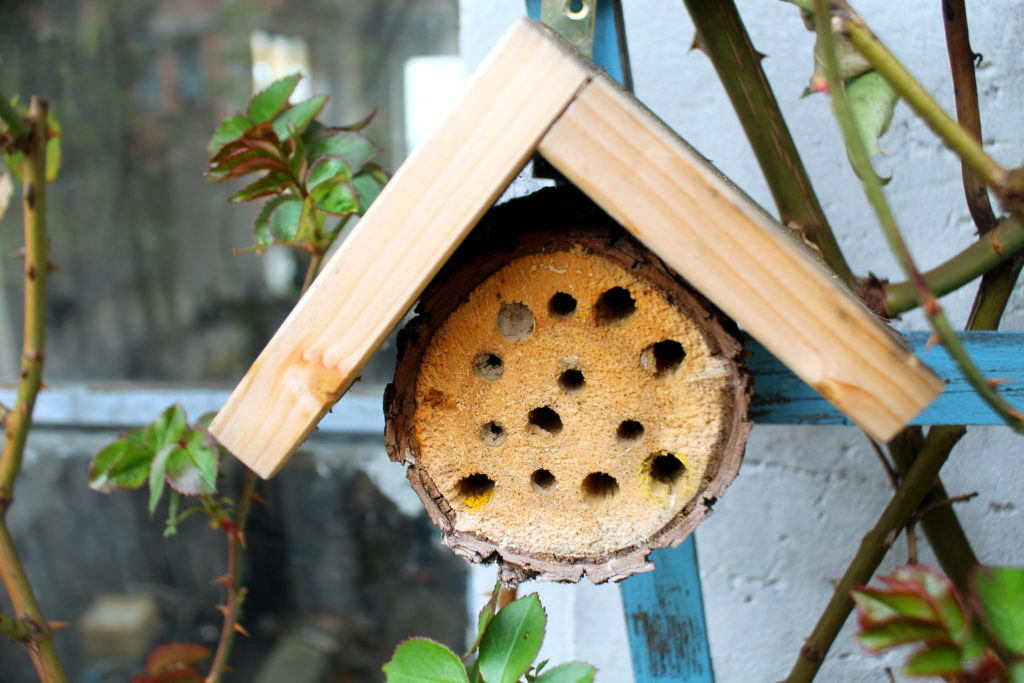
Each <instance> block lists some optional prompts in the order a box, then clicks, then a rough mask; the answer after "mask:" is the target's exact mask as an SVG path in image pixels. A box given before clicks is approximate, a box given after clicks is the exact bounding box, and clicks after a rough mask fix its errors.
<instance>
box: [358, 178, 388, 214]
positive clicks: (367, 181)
mask: <svg viewBox="0 0 1024 683" xmlns="http://www.w3.org/2000/svg"><path fill="white" fill-rule="evenodd" d="M382 187H383V185H382V184H381V183H380V182H379V181H378V180H377V178H375V177H374V176H373V175H372V174H369V173H360V174H359V175H357V176H356V177H355V178H353V179H352V189H354V190H355V191H356V196H357V197H358V198H359V212H358V213H359V215H360V216H362V215H363V214H365V213H366V210H367V209H369V208H370V205H371V204H373V202H374V201H375V200H376V199H377V197H378V196H379V195H380V191H381V188H382Z"/></svg>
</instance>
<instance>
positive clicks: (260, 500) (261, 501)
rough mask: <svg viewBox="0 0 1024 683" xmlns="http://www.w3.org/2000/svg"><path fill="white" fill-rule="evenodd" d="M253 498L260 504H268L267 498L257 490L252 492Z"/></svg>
mask: <svg viewBox="0 0 1024 683" xmlns="http://www.w3.org/2000/svg"><path fill="white" fill-rule="evenodd" d="M252 499H253V500H254V501H256V502H257V503H259V504H260V505H263V506H264V507H266V506H267V499H266V498H264V497H263V496H261V495H260V494H258V493H256V492H255V491H254V492H253V494H252Z"/></svg>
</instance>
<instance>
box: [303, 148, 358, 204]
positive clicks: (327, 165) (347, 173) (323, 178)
mask: <svg viewBox="0 0 1024 683" xmlns="http://www.w3.org/2000/svg"><path fill="white" fill-rule="evenodd" d="M335 178H341V180H350V179H351V178H352V169H350V168H349V166H348V164H346V163H345V162H344V161H343V160H341V159H336V158H334V157H322V158H320V159H318V160H317V161H316V163H314V164H313V166H312V167H311V168H310V169H309V175H308V176H307V177H306V190H307V191H308V192H309V193H310V194H313V195H315V193H314V190H315V189H316V187H317V186H318V185H321V184H322V183H325V182H327V181H328V180H334V179H335Z"/></svg>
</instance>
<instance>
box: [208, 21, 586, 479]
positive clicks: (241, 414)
mask: <svg viewBox="0 0 1024 683" xmlns="http://www.w3.org/2000/svg"><path fill="white" fill-rule="evenodd" d="M590 77H591V73H590V72H589V70H588V69H587V68H585V67H584V66H583V65H582V64H581V63H580V62H578V61H576V60H575V59H574V58H572V57H571V56H569V54H568V53H567V52H566V51H565V48H564V47H563V46H562V45H561V44H560V43H559V42H558V41H557V40H553V39H552V38H551V37H550V36H549V35H548V33H547V31H545V30H544V29H543V28H541V27H540V26H539V25H537V24H533V23H530V22H528V21H526V20H523V21H521V22H519V23H518V24H516V25H515V26H514V27H513V28H512V29H510V30H509V32H508V33H507V34H506V35H505V37H504V38H503V39H502V40H501V42H500V43H499V44H498V45H497V46H496V47H495V48H494V50H492V52H491V53H490V55H489V56H488V58H487V59H486V60H485V62H484V64H483V65H482V66H481V68H480V69H479V70H478V71H477V73H476V75H475V76H474V78H473V80H472V81H471V83H470V85H469V87H468V90H467V92H466V94H465V95H464V97H463V99H462V100H461V102H460V103H459V104H458V105H457V106H456V108H455V110H454V113H453V114H452V115H451V116H450V118H449V119H448V120H447V122H446V123H444V124H443V125H442V127H441V129H440V130H439V131H438V132H437V133H435V134H434V135H433V136H432V137H431V138H430V139H429V140H428V141H427V142H426V143H425V144H424V145H423V146H422V147H421V148H419V149H417V150H416V151H415V152H414V153H413V155H412V156H411V157H410V158H409V159H408V160H407V161H406V162H405V164H404V165H403V166H402V167H401V169H399V171H398V172H397V173H396V174H395V176H394V178H393V179H392V180H391V182H390V183H388V185H387V186H386V187H385V188H384V191H383V192H382V193H381V195H380V197H378V199H377V201H376V202H375V203H374V205H373V206H372V207H371V208H370V210H369V211H368V212H367V214H366V216H365V217H364V218H363V219H362V220H361V221H360V222H359V225H358V226H357V227H356V228H355V229H354V231H353V233H352V234H351V235H350V236H349V238H348V239H347V240H346V241H345V242H344V244H343V245H342V246H341V248H340V249H339V250H338V252H337V253H336V254H335V255H334V256H333V257H332V258H331V259H330V261H329V262H328V263H327V264H326V266H325V267H324V270H323V272H322V273H321V274H320V276H319V277H318V278H317V280H316V282H315V283H314V284H313V287H312V288H311V289H310V290H309V291H308V292H307V293H306V295H305V296H304V297H303V298H302V300H301V301H300V302H299V304H298V305H297V306H296V308H295V309H294V310H293V311H292V313H291V314H290V315H289V316H288V318H287V319H286V320H285V322H284V324H283V325H282V327H281V328H280V329H279V330H278V331H277V333H276V334H275V335H274V337H273V339H272V340H271V341H270V343H269V345H268V346H267V347H266V348H265V349H264V351H263V353H262V354H260V356H259V358H257V360H256V362H255V363H254V364H253V366H252V367H251V368H250V370H249V371H248V373H247V374H246V375H245V377H244V378H243V379H242V381H241V383H240V384H239V385H238V387H237V388H236V389H235V391H234V392H233V393H232V395H231V397H230V398H229V400H228V402H227V405H225V407H224V409H223V410H221V411H220V413H218V415H217V418H216V420H214V422H213V424H212V425H211V431H212V432H213V434H214V435H215V436H216V437H217V438H218V439H219V440H220V441H221V443H223V444H224V445H225V446H226V447H227V448H228V449H229V450H230V451H231V452H232V453H234V454H235V455H236V456H237V457H238V458H239V459H241V460H242V461H243V462H245V463H246V465H248V466H249V467H251V468H252V469H253V470H255V471H256V472H257V473H258V474H259V475H260V476H263V477H269V476H272V475H273V474H274V473H275V472H277V470H278V469H279V468H280V467H281V465H283V464H284V462H285V460H286V459H287V458H288V456H289V455H290V454H291V453H292V452H293V451H294V450H295V449H296V448H297V447H298V445H299V444H300V443H301V442H302V441H303V440H304V439H305V437H306V436H307V435H308V434H309V432H310V431H311V430H312V429H313V427H314V426H315V425H316V423H317V422H318V421H319V419H320V418H321V417H322V416H323V415H324V413H326V412H327V410H328V408H330V406H331V405H332V404H333V403H334V402H335V401H336V400H337V399H338V397H339V396H340V395H341V394H342V392H343V391H344V390H345V389H346V388H347V387H348V386H349V385H350V384H351V383H352V382H353V381H354V380H355V378H356V376H357V374H358V372H359V370H360V368H361V367H362V366H363V365H364V364H365V362H366V360H367V359H368V358H369V356H370V354H371V353H372V352H373V351H374V350H375V349H376V348H377V347H378V346H379V345H380V343H381V342H382V341H383V340H384V338H385V336H386V335H387V334H388V333H389V332H390V331H391V329H392V328H393V327H394V326H395V324H396V323H397V322H398V320H399V319H400V318H401V316H402V315H403V314H404V313H405V312H406V310H408V309H409V307H410V306H411V305H412V303H413V302H414V301H415V300H416V297H417V296H418V295H419V293H420V291H421V290H422V288H423V287H424V286H426V284H427V283H428V282H429V281H430V279H431V278H432V277H433V276H434V274H435V273H436V272H437V270H438V269H439V268H440V267H441V265H442V264H443V263H444V262H445V261H446V260H447V259H448V257H449V256H450V255H451V253H452V251H453V250H454V249H455V247H456V246H457V245H458V243H459V242H460V241H461V240H462V239H463V238H464V237H465V236H466V234H467V233H468V232H469V231H470V229H471V228H472V227H473V226H474V225H475V224H476V222H477V220H478V219H479V218H480V216H481V215H482V214H483V212H484V211H485V210H486V209H487V208H488V207H489V206H490V205H491V204H493V202H494V201H495V199H497V197H498V196H499V194H500V193H501V191H502V190H504V188H505V187H506V186H507V185H508V183H509V182H510V181H511V179H512V178H513V177H514V175H515V174H516V173H517V172H518V171H519V169H520V168H522V166H523V164H524V163H525V162H526V159H527V158H528V156H529V155H530V154H531V153H532V152H533V150H534V149H535V147H536V144H537V141H538V140H539V139H540V137H541V136H542V135H543V134H544V133H545V132H546V131H547V129H548V128H549V126H550V125H551V123H552V122H553V121H555V120H556V119H557V118H558V116H559V115H560V114H561V112H562V111H563V110H564V109H565V107H566V106H567V105H568V104H569V102H571V100H572V98H573V97H574V95H575V94H576V92H578V91H579V89H580V88H581V87H582V86H583V85H584V84H585V83H586V82H587V80H588V79H589V78H590Z"/></svg>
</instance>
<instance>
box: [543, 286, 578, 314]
mask: <svg viewBox="0 0 1024 683" xmlns="http://www.w3.org/2000/svg"><path fill="white" fill-rule="evenodd" d="M575 312H576V297H574V296H573V295H572V294H566V293H565V292H558V293H557V294H555V295H554V296H553V297H551V299H550V300H549V301H548V313H550V314H551V315H552V316H553V317H555V318H568V317H569V316H570V315H572V314H573V313H575Z"/></svg>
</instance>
